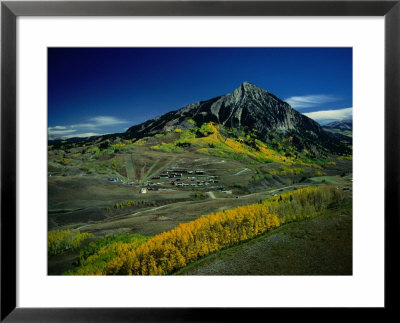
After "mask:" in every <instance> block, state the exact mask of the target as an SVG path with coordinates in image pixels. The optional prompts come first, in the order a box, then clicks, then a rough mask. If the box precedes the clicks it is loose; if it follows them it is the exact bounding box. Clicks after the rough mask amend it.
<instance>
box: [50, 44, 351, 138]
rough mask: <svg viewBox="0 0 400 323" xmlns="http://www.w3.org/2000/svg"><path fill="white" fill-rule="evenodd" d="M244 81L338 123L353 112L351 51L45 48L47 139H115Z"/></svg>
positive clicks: (301, 49)
mask: <svg viewBox="0 0 400 323" xmlns="http://www.w3.org/2000/svg"><path fill="white" fill-rule="evenodd" d="M244 81H248V82H251V83H253V84H256V85H258V86H260V87H262V88H264V89H266V90H268V91H269V92H271V93H273V94H275V95H276V96H278V97H279V98H281V99H283V100H287V101H288V102H289V103H290V104H291V105H292V106H293V107H294V108H296V109H297V110H299V111H300V112H302V113H309V112H313V111H320V110H332V109H334V110H338V111H336V113H335V114H334V116H333V117H332V115H331V116H330V117H329V118H331V119H332V118H333V119H340V118H341V117H342V114H341V109H345V108H351V107H352V100H353V99H352V49H351V48H49V49H48V112H49V134H50V135H51V136H53V137H61V136H73V135H79V134H83V133H108V132H121V131H124V130H125V129H126V128H128V127H129V126H131V125H133V124H137V123H140V122H143V121H145V120H148V119H151V118H153V117H155V116H157V115H161V114H163V113H166V112H168V111H171V110H176V109H179V108H181V107H183V106H185V105H187V104H190V103H193V102H196V101H201V100H206V99H209V98H212V97H215V96H218V95H221V94H226V93H230V92H232V91H233V90H234V89H235V88H237V87H238V86H239V85H240V84H241V83H243V82H244ZM347 114H348V110H347ZM336 115H337V118H336V117H335V116H336ZM312 116H313V115H310V117H312ZM314 116H316V115H314ZM316 118H317V117H316ZM318 118H320V120H317V121H319V122H321V121H322V123H323V122H324V120H322V119H323V116H322V117H321V115H320V114H318Z"/></svg>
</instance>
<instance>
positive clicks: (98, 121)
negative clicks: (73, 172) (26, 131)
mask: <svg viewBox="0 0 400 323" xmlns="http://www.w3.org/2000/svg"><path fill="white" fill-rule="evenodd" d="M127 123H129V121H127V120H121V119H118V118H115V117H111V116H97V117H93V118H90V119H88V120H87V122H85V123H78V124H72V125H63V126H59V125H57V126H54V127H48V135H49V138H62V139H67V138H72V137H91V136H99V135H102V134H105V133H106V130H105V129H104V128H106V127H112V126H116V125H122V124H127ZM93 130H95V131H96V132H93Z"/></svg>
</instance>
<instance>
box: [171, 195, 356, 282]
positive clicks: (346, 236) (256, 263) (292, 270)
mask: <svg viewBox="0 0 400 323" xmlns="http://www.w3.org/2000/svg"><path fill="white" fill-rule="evenodd" d="M351 274H352V200H351V199H348V200H347V201H346V203H344V204H343V205H341V206H339V207H335V208H332V209H328V210H327V211H326V212H325V213H324V214H323V215H321V216H318V217H316V218H311V219H307V220H302V221H299V222H293V223H289V224H286V225H283V226H282V227H279V228H277V229H275V230H273V231H271V232H269V233H267V234H265V235H263V236H261V237H258V238H256V239H254V240H251V241H249V242H246V243H242V244H240V245H238V246H235V247H232V248H229V249H225V250H222V251H219V252H216V253H214V254H212V255H209V256H207V257H205V258H203V259H201V260H199V261H197V262H194V263H192V264H190V265H188V266H187V267H185V268H183V269H181V270H179V271H178V272H177V273H175V275H351Z"/></svg>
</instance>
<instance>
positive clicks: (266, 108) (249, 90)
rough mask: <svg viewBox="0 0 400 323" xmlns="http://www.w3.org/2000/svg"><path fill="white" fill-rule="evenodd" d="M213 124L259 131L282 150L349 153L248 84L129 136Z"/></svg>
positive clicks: (143, 125)
mask: <svg viewBox="0 0 400 323" xmlns="http://www.w3.org/2000/svg"><path fill="white" fill-rule="evenodd" d="M209 122H213V123H215V124H219V125H220V126H221V127H222V128H224V129H242V130H244V131H248V132H253V133H254V132H256V133H257V137H258V139H260V140H262V141H264V142H266V143H271V142H274V143H275V144H276V143H277V142H280V143H281V144H277V146H279V147H283V150H286V148H289V146H290V147H291V148H290V149H294V150H295V151H298V152H302V151H304V149H306V150H307V151H311V152H312V154H311V155H312V156H318V155H321V154H323V155H324V154H329V153H334V154H347V153H349V149H348V147H346V145H343V142H341V141H340V140H338V138H335V136H333V135H332V133H328V132H326V131H324V129H322V127H321V126H320V125H319V124H318V123H317V122H315V121H314V120H312V119H310V118H308V117H306V116H305V115H303V114H301V113H299V112H298V111H296V110H295V109H293V108H292V107H291V106H290V105H289V104H288V103H287V102H284V101H282V100H281V99H279V98H278V97H277V96H275V95H274V94H272V93H270V92H268V91H267V90H265V89H262V88H260V87H258V86H256V85H254V84H251V83H249V82H244V83H242V84H241V85H240V86H239V87H238V88H237V89H235V90H234V91H233V92H232V93H228V94H225V95H222V96H218V97H215V98H212V99H209V100H206V101H200V102H196V103H193V104H190V105H188V106H186V107H183V108H181V109H179V110H175V111H171V112H168V113H166V114H164V115H161V116H158V117H156V118H154V119H151V120H148V121H146V122H144V123H141V124H139V125H135V126H132V127H130V128H129V129H128V130H127V131H126V134H125V135H126V136H127V137H130V138H136V139H138V138H143V137H149V136H154V135H155V134H158V133H166V132H168V131H171V130H174V129H177V128H179V129H192V128H194V127H200V126H201V125H202V124H204V123H209Z"/></svg>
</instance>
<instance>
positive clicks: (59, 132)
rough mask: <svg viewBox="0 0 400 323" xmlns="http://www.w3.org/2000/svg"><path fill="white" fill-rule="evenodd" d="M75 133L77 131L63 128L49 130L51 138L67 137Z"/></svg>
mask: <svg viewBox="0 0 400 323" xmlns="http://www.w3.org/2000/svg"><path fill="white" fill-rule="evenodd" d="M61 129H62V130H61ZM75 131H76V129H68V128H67V127H61V126H55V127H49V128H48V133H49V136H57V135H66V134H69V133H72V132H75Z"/></svg>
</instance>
